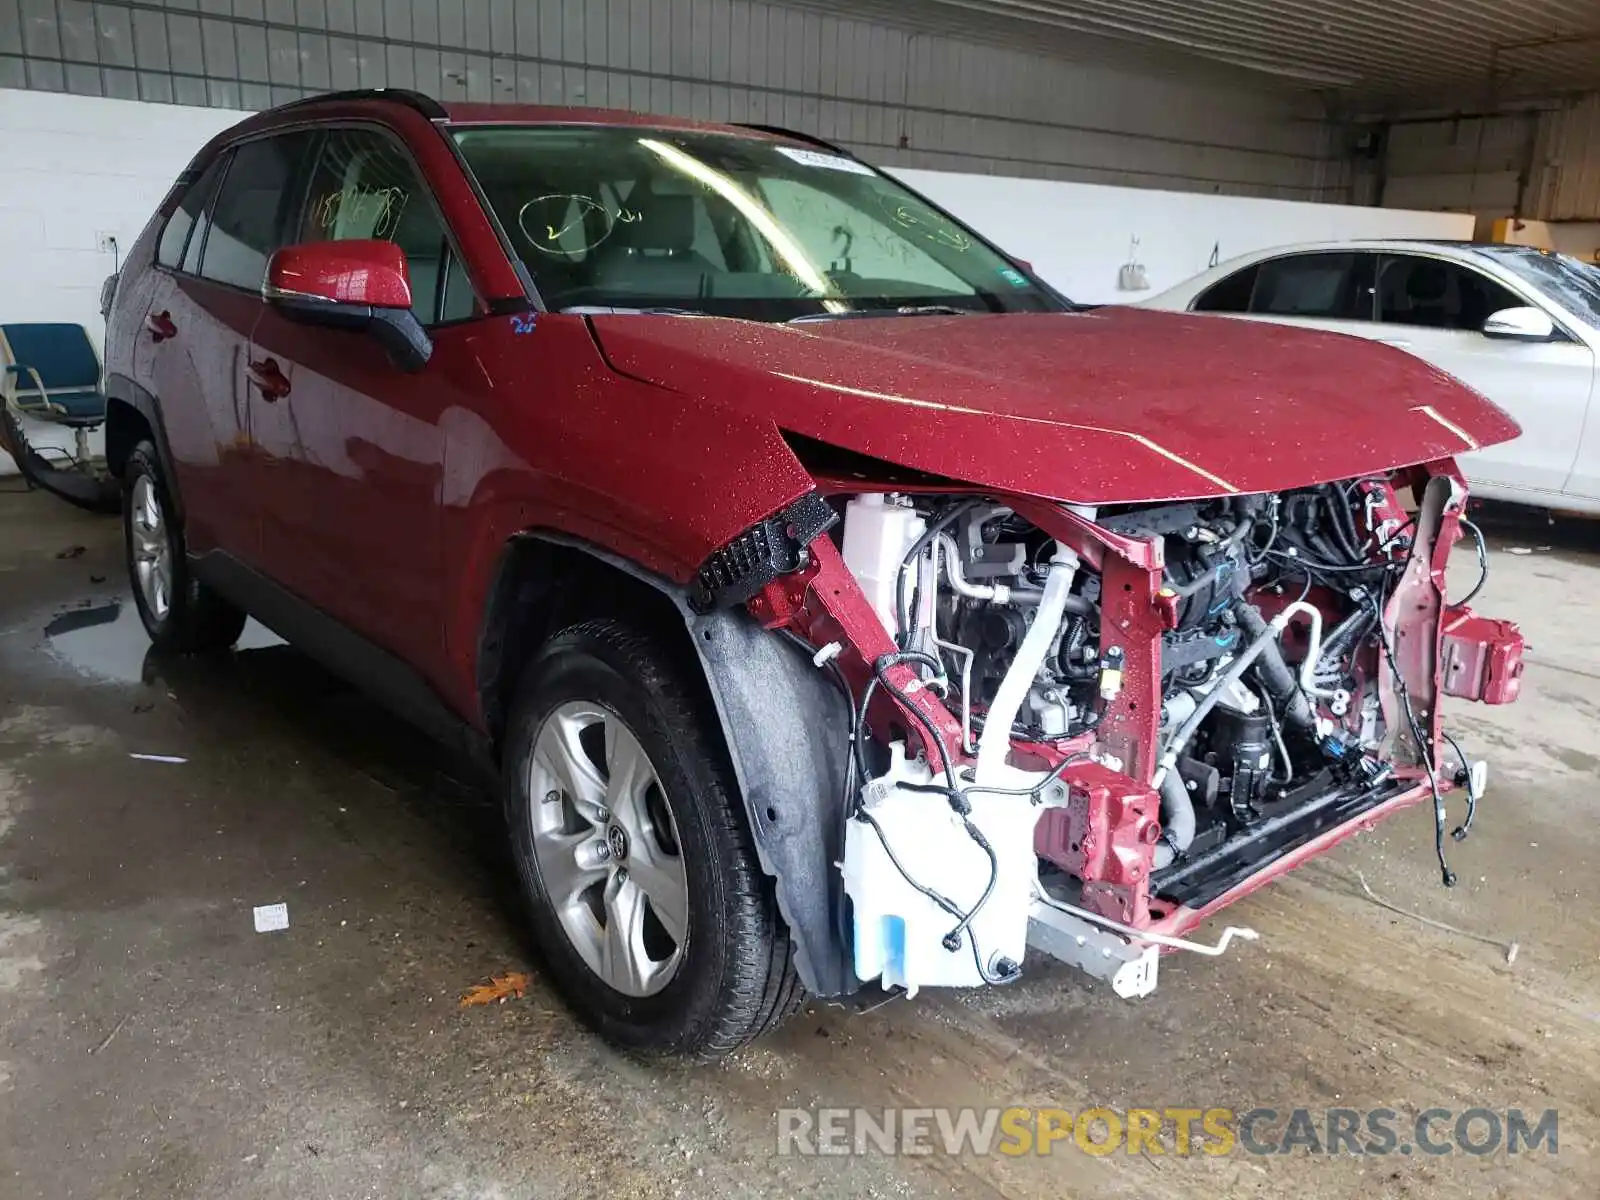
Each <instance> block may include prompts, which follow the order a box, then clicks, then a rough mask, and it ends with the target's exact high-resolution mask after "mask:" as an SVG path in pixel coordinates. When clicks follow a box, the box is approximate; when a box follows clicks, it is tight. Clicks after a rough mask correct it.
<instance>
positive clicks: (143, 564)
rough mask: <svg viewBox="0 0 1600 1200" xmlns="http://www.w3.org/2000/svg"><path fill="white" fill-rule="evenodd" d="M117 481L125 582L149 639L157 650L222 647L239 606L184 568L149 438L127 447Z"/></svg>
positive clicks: (230, 640) (233, 636) (238, 623)
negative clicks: (125, 461) (120, 495)
mask: <svg viewBox="0 0 1600 1200" xmlns="http://www.w3.org/2000/svg"><path fill="white" fill-rule="evenodd" d="M122 484H123V490H124V492H125V493H126V494H125V496H124V498H123V505H122V532H123V543H124V546H125V547H126V550H127V558H128V582H129V583H130V584H132V585H133V602H134V605H135V606H136V607H137V608H138V609H139V619H140V620H141V621H143V622H144V628H145V632H146V633H148V634H149V635H150V641H151V642H153V643H154V644H155V646H156V647H157V649H161V650H175V651H181V652H191V651H210V650H226V649H227V648H228V647H229V646H232V645H233V644H234V643H235V642H237V641H238V640H239V635H240V634H241V633H242V632H244V623H245V620H246V617H245V614H244V611H243V610H242V609H240V608H238V607H236V606H235V605H233V604H231V603H229V602H228V601H227V600H225V599H223V597H222V596H220V595H218V594H217V593H216V592H214V591H212V590H211V589H210V588H208V587H206V585H205V584H203V583H201V582H200V581H199V580H198V579H196V578H195V577H194V575H193V574H192V573H191V572H190V570H189V560H188V557H187V555H186V552H185V549H184V544H183V529H182V528H181V527H180V526H179V524H178V522H177V520H176V519H175V517H174V515H173V508H172V496H171V493H170V492H169V491H168V489H167V484H166V480H165V478H164V477H163V476H162V473H161V464H160V460H159V458H158V457H157V455H156V448H155V446H153V445H152V444H151V443H150V442H147V441H146V442H140V443H139V444H138V445H137V446H135V447H134V448H133V450H132V451H130V452H129V454H128V465H127V468H126V469H125V470H124V471H123V475H122Z"/></svg>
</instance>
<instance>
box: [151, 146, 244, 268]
mask: <svg viewBox="0 0 1600 1200" xmlns="http://www.w3.org/2000/svg"><path fill="white" fill-rule="evenodd" d="M227 161H228V156H227V155H226V154H224V155H222V156H220V157H219V158H217V159H216V160H215V161H214V162H213V163H212V164H211V165H210V166H209V167H207V168H206V169H205V171H204V173H203V174H201V176H200V178H199V179H197V180H195V181H194V182H193V183H192V184H190V185H189V189H188V190H187V191H186V192H184V194H183V199H181V200H179V201H178V207H177V208H175V209H174V210H173V212H172V215H171V216H170V217H168V218H167V224H166V226H165V227H164V228H163V229H162V230H161V241H160V242H159V243H158V244H157V246H156V262H157V263H159V264H160V265H161V266H163V267H171V268H172V269H173V270H177V269H178V267H180V266H181V265H182V263H183V257H184V255H183V252H184V249H185V247H187V246H188V244H189V238H190V235H191V234H192V233H193V232H194V229H195V226H196V224H197V223H199V222H200V218H201V216H202V215H203V214H204V213H205V211H206V206H207V205H208V204H209V203H210V201H211V196H212V194H213V193H214V192H215V191H216V190H217V182H218V180H220V179H221V178H222V172H223V168H224V165H225V164H226V163H227Z"/></svg>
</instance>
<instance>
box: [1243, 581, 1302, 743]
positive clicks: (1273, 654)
mask: <svg viewBox="0 0 1600 1200" xmlns="http://www.w3.org/2000/svg"><path fill="white" fill-rule="evenodd" d="M1233 613H1234V616H1235V617H1236V618H1237V620H1238V622H1239V627H1240V628H1241V629H1243V630H1244V632H1245V636H1246V637H1247V638H1249V639H1250V641H1252V642H1255V641H1257V640H1259V639H1260V638H1261V637H1262V636H1263V635H1264V634H1265V633H1266V632H1267V622H1266V619H1265V618H1264V617H1263V616H1262V615H1261V611H1260V610H1259V609H1258V608H1256V606H1255V605H1253V604H1251V603H1249V602H1248V601H1245V600H1239V601H1238V602H1237V603H1235V604H1234V606H1233ZM1255 665H1256V674H1257V675H1259V676H1260V678H1261V683H1262V685H1263V686H1264V687H1265V688H1266V689H1267V692H1268V693H1269V694H1270V695H1271V696H1272V698H1273V699H1274V700H1276V701H1277V702H1278V703H1279V704H1281V705H1282V706H1283V719H1284V720H1285V721H1286V722H1289V723H1291V724H1293V725H1294V726H1296V727H1297V728H1298V729H1300V730H1302V731H1303V732H1305V733H1306V734H1308V735H1314V734H1315V732H1316V728H1317V718H1316V714H1315V713H1313V712H1312V711H1311V701H1310V700H1308V699H1307V698H1306V694H1305V692H1303V691H1302V690H1301V689H1300V681H1299V679H1297V678H1296V677H1295V673H1294V671H1293V670H1291V669H1290V667H1289V664H1288V663H1287V662H1285V661H1284V659H1283V651H1282V650H1280V649H1279V648H1278V642H1277V639H1276V638H1273V639H1271V640H1270V641H1269V642H1268V643H1267V644H1266V645H1265V646H1264V647H1263V648H1262V650H1261V656H1260V657H1259V658H1257V659H1256V664H1255Z"/></svg>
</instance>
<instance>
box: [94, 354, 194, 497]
mask: <svg viewBox="0 0 1600 1200" xmlns="http://www.w3.org/2000/svg"><path fill="white" fill-rule="evenodd" d="M106 399H107V400H117V401H121V402H122V403H123V404H126V405H127V406H128V407H129V408H131V409H133V410H134V411H135V412H136V413H138V414H139V415H140V416H141V417H143V418H144V421H145V424H146V425H148V426H149V427H150V434H151V437H152V438H153V439H154V440H155V446H156V455H157V457H158V458H159V459H160V460H161V473H162V474H163V475H164V476H165V477H166V484H167V493H168V495H170V496H171V497H172V508H173V515H174V516H176V517H177V518H178V520H179V521H182V520H183V514H184V508H183V495H182V493H181V491H180V490H179V487H178V473H177V472H176V471H175V470H173V462H172V447H171V446H170V445H169V444H168V443H167V424H166V422H165V421H164V420H162V417H161V402H160V401H159V400H157V399H156V398H155V396H154V395H152V394H151V393H150V392H148V391H146V390H145V389H144V388H142V387H140V386H139V385H138V384H137V383H135V382H134V381H133V380H131V379H129V378H128V377H127V376H126V375H107V376H106ZM113 409H114V406H113V405H109V404H108V405H107V406H106V466H107V468H108V469H109V470H110V471H111V473H112V474H113V475H115V476H117V477H118V478H119V479H120V478H121V477H122V467H123V464H124V463H126V462H127V460H128V451H130V450H132V449H133V443H132V442H131V441H127V444H126V445H123V444H121V443H122V441H125V440H126V439H127V433H126V431H125V430H123V429H121V428H119V427H118V422H117V419H116V417H115V415H114V412H113Z"/></svg>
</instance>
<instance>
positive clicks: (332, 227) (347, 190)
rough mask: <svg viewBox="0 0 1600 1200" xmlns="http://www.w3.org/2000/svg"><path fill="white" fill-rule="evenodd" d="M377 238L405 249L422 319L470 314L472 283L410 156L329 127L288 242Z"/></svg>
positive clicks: (364, 132) (365, 135) (378, 138)
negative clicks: (463, 270)
mask: <svg viewBox="0 0 1600 1200" xmlns="http://www.w3.org/2000/svg"><path fill="white" fill-rule="evenodd" d="M361 238H376V239H378V240H380V241H386V242H393V243H394V244H395V245H397V246H399V247H400V249H401V250H402V251H403V252H404V253H405V256H406V268H407V270H408V271H409V273H410V276H411V308H412V311H413V312H414V313H415V314H416V317H417V320H419V321H421V322H422V323H423V324H424V325H433V324H438V323H439V322H442V321H453V320H459V319H461V318H463V317H469V316H471V315H472V314H473V312H474V311H475V303H474V299H473V293H472V285H471V284H470V283H469V282H468V281H467V279H466V277H465V274H464V273H463V272H462V270H461V268H460V265H459V260H458V259H457V257H456V255H455V253H454V252H453V251H452V250H451V247H450V240H449V238H447V237H446V236H445V229H444V222H443V221H442V220H441V219H440V217H439V213H438V210H437V209H436V208H434V205H433V200H432V198H431V196H430V195H429V193H428V188H427V185H426V184H425V183H423V181H422V177H421V176H420V175H419V174H418V172H417V168H416V167H415V165H413V163H412V162H411V159H410V157H409V156H408V155H407V154H406V153H405V151H404V150H402V149H401V147H400V146H399V144H398V143H396V142H395V141H393V140H392V139H390V138H388V137H386V136H385V135H383V134H381V133H378V132H376V131H375V130H371V129H333V130H329V131H328V133H327V135H326V136H325V137H324V138H323V139H322V147H321V149H320V151H319V152H318V154H317V162H316V166H315V168H314V169H313V170H312V173H311V179H310V184H309V186H308V187H307V189H306V203H305V210H304V213H303V215H302V216H301V219H300V226H299V229H298V230H297V231H296V233H295V234H294V235H293V236H292V237H291V238H290V239H289V240H290V241H291V242H340V241H348V240H352V239H361Z"/></svg>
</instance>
